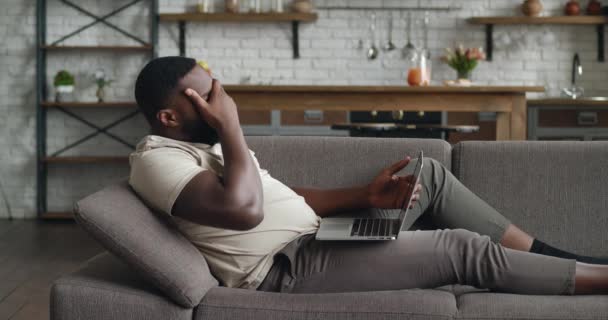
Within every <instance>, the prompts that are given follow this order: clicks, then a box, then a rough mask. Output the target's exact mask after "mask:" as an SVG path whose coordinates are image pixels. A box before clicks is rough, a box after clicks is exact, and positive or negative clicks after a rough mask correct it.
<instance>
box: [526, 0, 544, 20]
mask: <svg viewBox="0 0 608 320" xmlns="http://www.w3.org/2000/svg"><path fill="white" fill-rule="evenodd" d="M521 11H522V12H523V14H524V15H526V16H529V17H538V16H540V13H541V12H542V11H543V3H542V2H541V1H540V0H526V1H524V3H523V4H522V5H521Z"/></svg>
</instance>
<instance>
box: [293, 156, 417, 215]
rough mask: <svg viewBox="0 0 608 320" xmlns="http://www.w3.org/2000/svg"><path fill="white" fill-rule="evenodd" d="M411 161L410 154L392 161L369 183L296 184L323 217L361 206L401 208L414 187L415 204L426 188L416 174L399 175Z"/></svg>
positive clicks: (303, 195) (302, 194) (312, 206)
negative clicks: (325, 187)
mask: <svg viewBox="0 0 608 320" xmlns="http://www.w3.org/2000/svg"><path fill="white" fill-rule="evenodd" d="M409 162H410V158H409V157H408V158H406V159H403V160H401V161H399V162H397V163H395V164H393V165H391V166H390V167H388V168H386V169H384V170H382V171H381V172H380V174H378V176H376V178H374V180H373V181H372V182H371V183H370V184H368V185H365V186H360V187H353V188H344V189H332V190H321V189H312V188H293V190H294V191H295V192H296V193H297V194H299V195H300V196H302V197H304V199H305V200H306V203H307V204H308V205H309V206H310V207H311V208H312V209H313V210H314V211H315V213H316V214H317V215H318V216H320V217H322V218H324V217H328V216H331V215H334V214H338V213H342V212H348V211H355V210H359V209H368V208H385V209H397V208H401V206H403V203H404V201H405V199H407V198H408V196H409V194H411V192H412V188H413V192H414V197H413V198H412V205H413V203H414V202H416V201H417V200H418V198H419V197H420V196H419V193H420V190H422V186H421V185H419V184H416V182H414V181H413V180H414V177H413V176H411V175H410V176H405V177H398V176H396V175H395V174H396V173H397V172H399V171H400V170H401V169H403V168H405V166H407V164H408V163H409Z"/></svg>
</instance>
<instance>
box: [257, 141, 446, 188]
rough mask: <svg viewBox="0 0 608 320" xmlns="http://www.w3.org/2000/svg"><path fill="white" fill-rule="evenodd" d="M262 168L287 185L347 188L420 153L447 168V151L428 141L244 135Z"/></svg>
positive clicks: (444, 146)
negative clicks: (246, 136) (419, 151)
mask: <svg viewBox="0 0 608 320" xmlns="http://www.w3.org/2000/svg"><path fill="white" fill-rule="evenodd" d="M247 142H248V144H249V148H250V149H251V150H253V151H254V152H255V153H256V157H257V158H258V160H259V162H260V165H261V166H262V168H264V169H267V170H268V171H269V172H270V174H271V175H272V176H273V177H275V178H277V179H279V180H280V181H282V182H283V183H285V184H286V185H288V186H308V187H318V188H332V187H348V186H353V185H360V184H365V183H369V182H370V181H371V179H372V178H373V177H375V176H376V175H377V174H378V173H380V170H381V169H383V168H385V167H387V166H389V165H391V164H393V163H395V162H397V161H399V160H401V159H403V158H405V157H406V156H411V157H415V156H416V154H417V153H418V150H424V155H425V157H431V158H435V159H436V160H438V161H440V162H441V163H443V164H444V165H445V166H447V167H448V168H449V167H450V162H451V147H450V145H449V144H448V143H446V142H445V141H442V140H433V139H378V138H352V137H248V138H247Z"/></svg>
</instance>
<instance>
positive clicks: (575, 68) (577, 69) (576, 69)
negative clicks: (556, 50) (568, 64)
mask: <svg viewBox="0 0 608 320" xmlns="http://www.w3.org/2000/svg"><path fill="white" fill-rule="evenodd" d="M577 74H578V75H579V76H582V75H583V65H582V64H581V58H580V57H579V56H578V53H575V54H574V59H572V87H575V86H576V75H577Z"/></svg>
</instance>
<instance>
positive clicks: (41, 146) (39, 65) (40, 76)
mask: <svg viewBox="0 0 608 320" xmlns="http://www.w3.org/2000/svg"><path fill="white" fill-rule="evenodd" d="M54 1H56V2H58V3H61V4H63V5H65V7H66V9H73V10H75V11H77V12H79V13H81V14H84V15H86V16H88V17H90V18H93V21H92V22H90V23H87V24H85V25H83V26H81V27H80V28H78V29H76V30H74V31H72V32H70V33H68V34H66V35H64V36H62V37H60V38H59V39H57V40H56V41H54V42H52V43H50V44H48V43H47V39H46V33H47V23H46V17H47V1H46V0H37V2H36V18H37V20H36V46H37V48H36V103H37V106H36V141H37V148H36V178H37V181H36V184H37V186H36V188H37V190H36V191H37V192H36V207H37V211H38V217H39V218H42V219H65V218H70V217H71V212H69V211H66V212H48V210H47V191H48V183H47V175H48V170H49V165H50V164H54V165H66V164H67V165H73V164H81V163H100V164H103V163H126V160H127V157H126V156H125V157H114V156H109V157H98V156H95V157H91V156H80V157H65V156H61V154H62V153H64V152H66V151H67V150H69V149H72V148H74V147H76V146H77V145H79V144H81V143H83V142H85V141H87V140H89V139H92V138H93V137H95V136H97V135H100V134H104V135H106V136H108V137H110V138H111V139H113V140H115V141H117V142H119V143H121V144H124V145H126V146H128V147H130V148H134V146H133V145H132V144H131V143H129V142H127V141H125V140H124V139H122V138H121V137H119V136H117V135H114V134H112V133H110V132H109V131H108V130H109V129H111V128H113V127H115V126H116V125H118V124H120V123H122V122H124V121H126V120H128V119H131V118H132V117H134V116H135V115H137V114H138V111H137V109H136V108H135V107H136V104H135V103H134V102H102V103H89V102H87V103H79V102H70V103H59V102H53V101H50V99H49V100H48V101H47V99H48V98H49V97H48V90H47V85H46V80H47V72H46V71H47V55H48V54H49V53H51V52H56V53H59V52H65V51H78V52H103V51H106V52H107V51H110V52H124V53H130V52H139V53H141V52H147V53H149V54H150V56H151V57H156V56H157V54H158V26H159V23H158V19H159V14H158V0H130V1H128V2H125V3H123V4H122V5H120V6H119V7H118V8H116V9H114V10H112V11H111V12H109V13H106V14H103V15H97V14H94V13H92V12H91V11H89V10H87V9H86V8H84V7H82V6H81V5H79V4H78V3H77V2H75V1H71V0H54ZM141 2H149V8H150V39H148V40H144V39H141V38H140V37H138V36H135V35H133V34H132V33H131V32H129V31H127V30H124V29H123V28H121V27H118V26H116V25H115V24H113V23H111V22H109V21H108V19H109V18H110V17H113V16H116V15H117V14H119V13H120V12H122V11H124V10H125V9H127V8H130V7H132V6H134V5H136V4H138V3H141ZM98 24H103V25H105V26H107V27H109V28H111V29H113V30H114V31H116V32H118V33H120V34H122V35H123V36H125V37H127V38H129V39H131V40H132V41H134V42H136V43H137V45H129V46H123V45H100V46H86V45H77V46H73V45H70V46H67V45H62V43H63V42H64V41H65V40H67V39H69V38H71V37H73V36H75V35H77V34H79V33H81V32H83V31H84V30H87V29H89V28H91V27H93V26H95V25H98ZM87 107H96V108H135V110H133V111H132V112H129V113H128V114H127V115H125V116H123V117H120V118H118V119H116V120H115V121H113V122H112V123H110V124H108V125H105V126H102V127H99V126H97V125H95V124H93V123H92V122H90V121H88V120H87V119H85V118H84V117H81V116H79V115H78V114H76V113H74V112H72V111H71V109H73V108H87ZM49 108H53V109H56V110H58V111H60V112H62V113H64V114H66V115H67V116H69V117H71V118H74V119H76V120H78V121H80V122H81V123H83V124H85V125H87V126H89V127H91V128H93V129H95V132H93V133H91V134H88V135H85V136H83V137H81V138H80V139H78V140H77V141H75V142H73V143H70V144H69V145H67V146H65V147H63V148H61V149H60V150H58V151H56V152H54V153H53V154H50V155H49V154H47V145H46V139H47V110H48V109H49Z"/></svg>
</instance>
